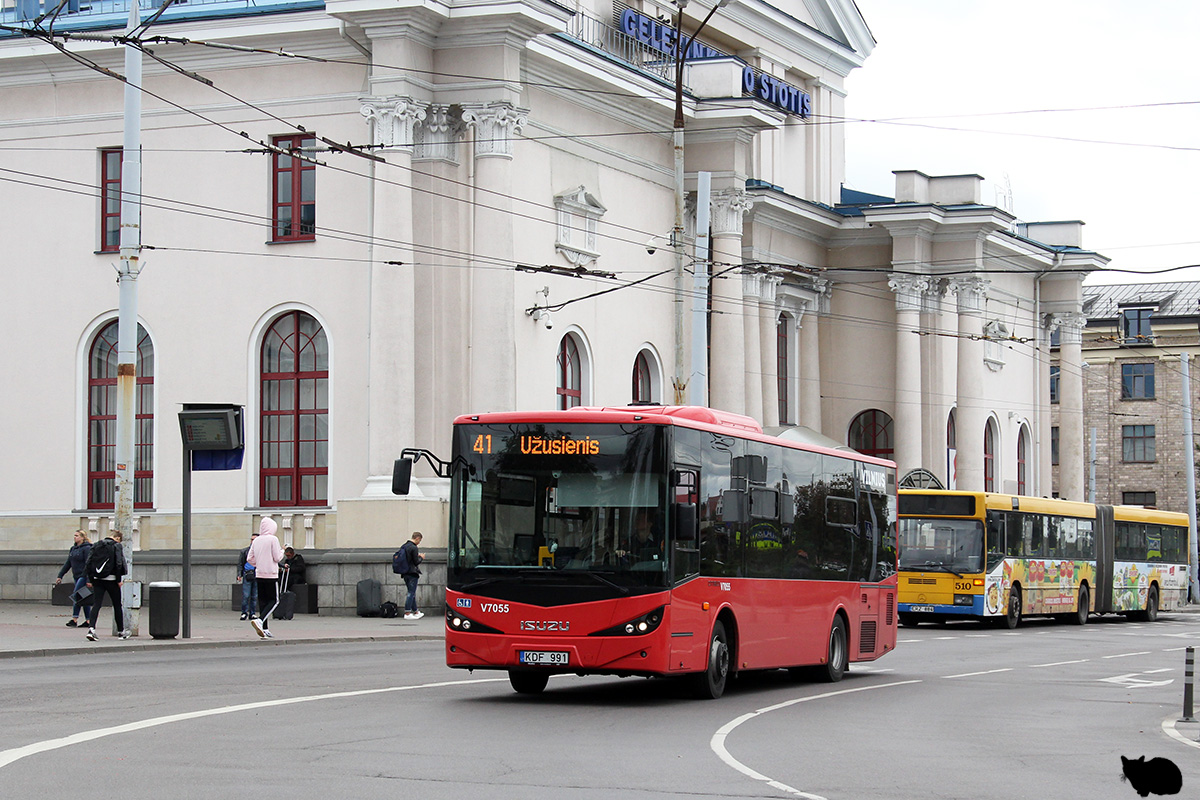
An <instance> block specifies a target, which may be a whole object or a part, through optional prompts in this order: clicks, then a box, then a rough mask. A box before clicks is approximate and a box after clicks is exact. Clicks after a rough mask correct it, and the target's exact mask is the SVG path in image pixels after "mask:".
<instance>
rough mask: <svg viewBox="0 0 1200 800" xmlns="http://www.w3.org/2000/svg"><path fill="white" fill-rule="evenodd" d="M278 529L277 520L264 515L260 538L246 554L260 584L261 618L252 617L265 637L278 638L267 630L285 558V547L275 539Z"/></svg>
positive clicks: (259, 533)
mask: <svg viewBox="0 0 1200 800" xmlns="http://www.w3.org/2000/svg"><path fill="white" fill-rule="evenodd" d="M277 530H279V526H278V525H276V524H275V520H273V519H271V518H270V517H264V518H263V521H262V524H260V525H259V526H258V538H256V539H255V540H254V541H253V542H251V543H250V551H249V552H248V553H247V554H246V563H248V564H249V565H250V566H252V567H254V575H255V578H254V582H255V583H256V584H257V585H258V619H251V620H250V624H251V625H253V626H254V632H255V633H257V634H258V635H259V638H262V639H274V638H275V635H274V634H272V633H271V631H269V630H268V629H267V628H268V625H267V622H268V619H267V618H268V617H269V616H271V610H272V609H274V608H275V603H276V600H277V598H278V595H277V591H278V588H279V586H278V581H279V562H280V561H283V548H282V547H280V546H279V539H277V538H275V531H277Z"/></svg>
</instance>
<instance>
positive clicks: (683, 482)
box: [670, 466, 709, 670]
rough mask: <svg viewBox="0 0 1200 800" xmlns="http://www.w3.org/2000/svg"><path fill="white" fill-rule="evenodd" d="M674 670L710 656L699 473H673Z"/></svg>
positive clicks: (695, 470) (691, 667)
mask: <svg viewBox="0 0 1200 800" xmlns="http://www.w3.org/2000/svg"><path fill="white" fill-rule="evenodd" d="M670 559H671V586H672V587H673V588H672V591H671V615H670V620H671V661H670V664H671V669H672V670H695V669H700V668H701V667H702V666H703V664H704V663H705V661H706V659H707V657H708V653H707V647H708V626H709V621H708V620H709V612H708V611H706V610H705V609H704V607H703V603H704V598H703V590H702V588H701V585H702V584H703V581H701V580H700V579H699V575H700V470H699V468H697V467H691V466H681V467H678V468H676V469H673V470H671V553H670Z"/></svg>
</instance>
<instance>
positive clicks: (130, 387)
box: [114, 0, 142, 630]
mask: <svg viewBox="0 0 1200 800" xmlns="http://www.w3.org/2000/svg"><path fill="white" fill-rule="evenodd" d="M141 24H142V21H141V9H140V8H139V6H138V0H129V23H128V28H127V30H126V33H127V34H128V35H129V36H132V35H133V34H134V32H135V31H136V30H137V28H138V27H139V26H140V25H141ZM141 117H142V51H141V50H139V49H138V48H136V47H134V46H133V45H131V44H126V45H125V136H124V141H123V148H122V152H121V239H120V247H121V261H120V265H119V266H118V267H117V286H118V287H119V289H120V305H119V306H118V311H117V441H116V448H115V449H116V462H117V463H116V486H115V489H116V494H115V498H114V509H115V517H116V519H115V521H114V522H115V525H116V529H117V530H118V531H120V532H121V536H122V540H123V544H122V547H123V548H124V550H125V563H127V564H129V565H130V570H131V571H132V568H133V500H134V497H133V494H134V490H133V473H134V468H135V467H136V464H135V462H136V460H137V459H136V450H135V439H134V430H135V424H134V423H135V420H136V416H137V350H138V313H137V278H138V274H139V273H140V272H141V271H142V266H141V260H140V259H141V253H142V229H141V223H142V120H141ZM131 616H132V615H131V613H130V608H129V606H128V605H126V606H125V630H131V629H132V630H136V625H135V626H132V627H131V625H130V617H131Z"/></svg>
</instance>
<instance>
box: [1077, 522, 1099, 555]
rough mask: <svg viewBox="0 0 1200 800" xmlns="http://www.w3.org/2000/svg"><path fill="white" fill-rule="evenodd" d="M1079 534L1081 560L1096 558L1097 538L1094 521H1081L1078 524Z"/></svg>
mask: <svg viewBox="0 0 1200 800" xmlns="http://www.w3.org/2000/svg"><path fill="white" fill-rule="evenodd" d="M1076 528H1077V529H1078V533H1079V541H1078V544H1077V548H1078V552H1079V557H1080V558H1095V556H1096V536H1095V533H1094V530H1093V525H1092V521H1091V520H1090V519H1081V520H1079V521H1078V523H1077V524H1076Z"/></svg>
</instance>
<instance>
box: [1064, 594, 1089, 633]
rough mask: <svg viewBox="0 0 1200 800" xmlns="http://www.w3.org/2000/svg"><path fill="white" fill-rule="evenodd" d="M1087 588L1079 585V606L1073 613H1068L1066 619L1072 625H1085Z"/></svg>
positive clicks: (1086, 618)
mask: <svg viewBox="0 0 1200 800" xmlns="http://www.w3.org/2000/svg"><path fill="white" fill-rule="evenodd" d="M1088 602H1089V598H1088V588H1087V586H1080V587H1079V608H1077V609H1075V613H1074V614H1068V615H1067V617H1068V621H1069V622H1071V624H1073V625H1087V621H1088Z"/></svg>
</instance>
